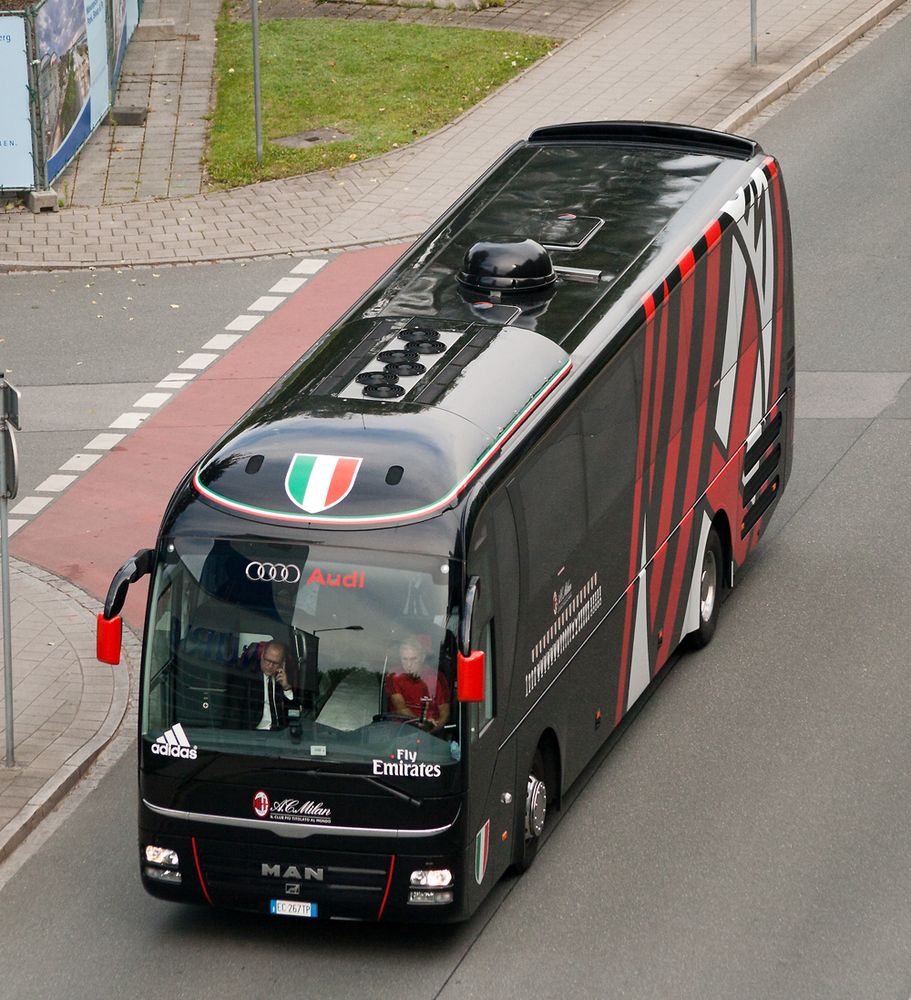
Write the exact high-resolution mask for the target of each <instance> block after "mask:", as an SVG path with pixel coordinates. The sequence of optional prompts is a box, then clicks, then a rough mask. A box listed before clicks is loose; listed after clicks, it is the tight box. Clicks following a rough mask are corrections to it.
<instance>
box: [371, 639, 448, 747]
mask: <svg viewBox="0 0 911 1000" xmlns="http://www.w3.org/2000/svg"><path fill="white" fill-rule="evenodd" d="M399 657H400V659H401V661H402V669H401V672H399V673H394V674H393V673H390V674H389V675H388V676H387V678H386V695H387V697H388V698H389V711H390V712H395V713H396V714H397V715H411V716H414V717H415V718H421V717H422V713H423V718H424V720H425V721H426V722H427V724H428V726H429V727H430V732H432V733H438V732H439V731H440V730H441V729H442V728H443V727H444V726H445V725H446V724H447V723H448V722H449V699H450V693H449V684H448V682H447V681H446V678H445V677H444V676H443V675H442V673H440V672H439V671H438V670H434V669H433V667H431V666H428V665H427V663H426V653H425V650H424V646H423V644H422V643H421V640H420V639H418V638H417V637H415V636H409V637H408V638H407V639H403V640H402V642H401V644H400V645H399Z"/></svg>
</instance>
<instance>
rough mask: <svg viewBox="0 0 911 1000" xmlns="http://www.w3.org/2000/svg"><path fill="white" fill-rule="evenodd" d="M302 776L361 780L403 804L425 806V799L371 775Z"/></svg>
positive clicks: (310, 773) (320, 773)
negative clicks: (380, 789)
mask: <svg viewBox="0 0 911 1000" xmlns="http://www.w3.org/2000/svg"><path fill="white" fill-rule="evenodd" d="M299 773H301V774H306V775H308V776H312V777H316V776H319V777H321V778H325V777H326V776H327V775H331V777H333V778H359V779H360V780H361V781H366V782H367V784H368V785H376V787H377V788H382V789H383V791H384V792H389V794H390V795H394V796H395V797H396V798H397V799H402V801H403V802H407V803H408V805H410V806H422V805H423V804H424V800H423V799H416V798H415V797H414V796H413V795H409V794H408V793H407V792H403V791H402V790H401V789H400V788H396V787H395V785H390V784H387V783H386V782H385V781H380V779H379V778H374V777H373V775H371V774H356V773H355V774H346V773H343V772H341V771H316V770H310V771H302V772H299Z"/></svg>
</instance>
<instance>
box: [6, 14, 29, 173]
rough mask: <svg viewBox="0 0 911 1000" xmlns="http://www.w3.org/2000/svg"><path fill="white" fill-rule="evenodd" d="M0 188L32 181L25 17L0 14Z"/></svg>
mask: <svg viewBox="0 0 911 1000" xmlns="http://www.w3.org/2000/svg"><path fill="white" fill-rule="evenodd" d="M0 94H2V95H3V100H2V101H0V188H13V189H22V190H24V189H27V188H31V187H32V186H33V185H34V180H35V177H34V166H33V160H32V125H31V117H30V109H29V97H28V57H27V55H26V51H25V21H24V19H23V18H21V17H0Z"/></svg>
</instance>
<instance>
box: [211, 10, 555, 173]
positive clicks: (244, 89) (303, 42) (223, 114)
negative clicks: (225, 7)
mask: <svg viewBox="0 0 911 1000" xmlns="http://www.w3.org/2000/svg"><path fill="white" fill-rule="evenodd" d="M259 34H260V71H261V81H262V106H263V136H264V140H265V141H264V153H263V163H262V166H261V167H258V166H257V163H256V142H255V130H254V116H253V59H252V35H251V27H250V24H249V23H233V22H231V21H230V20H229V18H228V16H227V15H226V14H223V15H222V17H221V18H220V20H219V24H218V53H217V56H216V78H217V79H216V86H217V91H216V107H215V111H214V114H213V121H212V128H211V133H210V139H209V150H208V173H209V179H210V181H211V182H212V183H213V184H215V185H217V186H225V187H228V186H235V185H240V184H250V183H253V182H255V181H259V180H265V179H269V178H275V177H287V176H291V175H294V174H300V173H305V172H307V171H311V170H320V169H324V168H329V167H337V166H340V165H342V164H344V163H349V162H352V161H354V160H361V159H364V158H366V157H369V156H376V155H378V154H380V153H384V152H388V151H389V150H391V149H394V148H396V147H399V146H403V145H406V144H407V143H409V142H412V141H413V140H414V139H416V138H418V137H419V136H422V135H426V134H428V133H429V132H432V131H433V130H434V129H437V128H439V127H440V126H441V125H444V124H446V122H449V121H451V120H452V119H454V118H456V117H457V116H458V115H459V114H461V113H462V112H463V111H465V110H467V109H468V108H469V107H471V105H473V104H476V103H477V102H478V101H480V100H481V99H482V98H483V97H485V96H486V95H487V94H488V93H490V91H491V90H493V89H495V88H497V87H499V86H500V85H501V84H503V83H505V82H506V81H507V80H509V79H510V78H511V77H513V76H515V75H516V74H517V73H519V72H520V71H521V70H523V69H525V68H526V67H527V66H530V65H531V64H532V63H533V62H535V61H536V60H538V59H540V58H541V57H542V56H544V55H546V54H547V52H549V51H550V49H551V48H553V47H554V46H555V45H556V44H557V42H556V41H555V40H553V39H547V38H540V37H530V36H526V35H518V34H512V33H508V32H500V31H498V32H492V31H490V32H489V31H478V30H471V29H462V28H435V27H427V26H424V25H418V24H394V23H392V24H390V23H378V22H372V21H371V22H364V21H334V20H324V19H286V20H267V21H263V22H261V23H260V32H259ZM321 128H328V129H334V130H337V131H338V132H342V133H346V134H348V135H350V136H352V138H351V139H349V140H344V141H336V142H331V143H326V144H324V145H318V146H313V147H311V148H306V149H290V148H287V147H285V146H281V145H278V144H276V143H275V142H272V141H270V140H273V139H277V138H281V137H285V136H291V135H295V134H297V133H302V132H307V131H310V130H316V129H321Z"/></svg>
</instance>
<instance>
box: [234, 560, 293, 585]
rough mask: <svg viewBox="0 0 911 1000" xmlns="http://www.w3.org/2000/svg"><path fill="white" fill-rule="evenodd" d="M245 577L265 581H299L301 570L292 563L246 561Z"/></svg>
mask: <svg viewBox="0 0 911 1000" xmlns="http://www.w3.org/2000/svg"><path fill="white" fill-rule="evenodd" d="M246 572H247V579H248V580H262V581H263V582H265V583H300V578H301V571H300V568H299V567H297V566H295V565H294V563H269V562H251V563H247V571H246Z"/></svg>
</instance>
